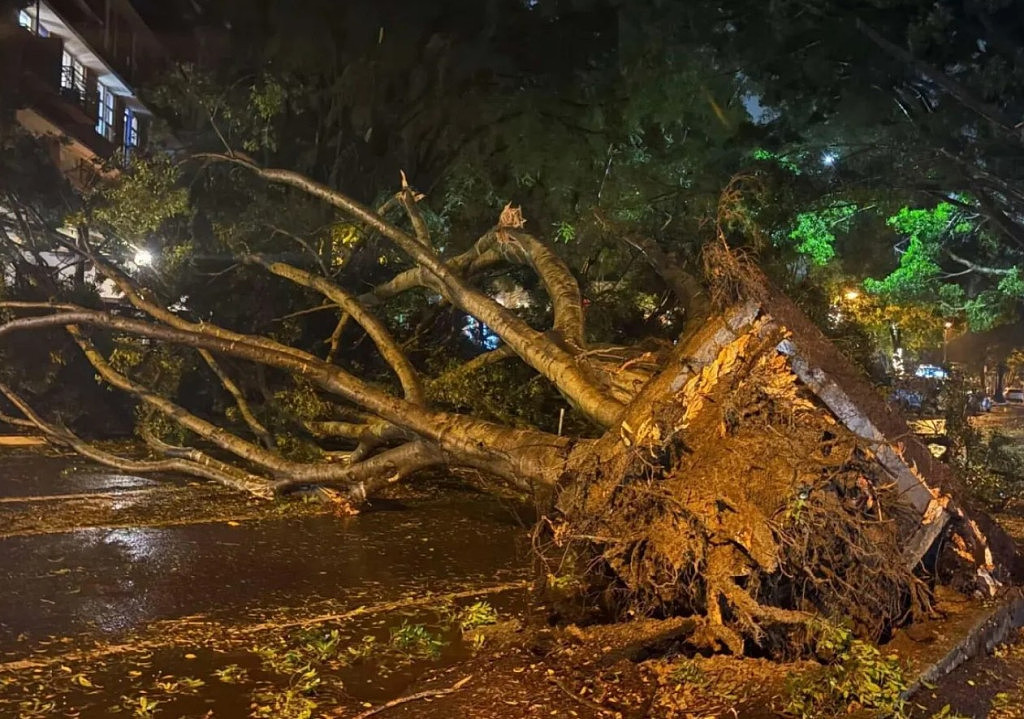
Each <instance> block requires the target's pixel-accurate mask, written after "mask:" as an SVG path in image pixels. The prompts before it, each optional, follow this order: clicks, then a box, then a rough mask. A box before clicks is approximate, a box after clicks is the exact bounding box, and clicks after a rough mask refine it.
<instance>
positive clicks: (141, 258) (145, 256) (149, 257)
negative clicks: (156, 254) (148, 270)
mask: <svg viewBox="0 0 1024 719" xmlns="http://www.w3.org/2000/svg"><path fill="white" fill-rule="evenodd" d="M133 261H134V262H135V264H136V265H137V266H139V267H151V266H152V265H153V253H152V252H150V251H149V250H147V249H144V248H141V247H140V248H138V249H136V250H135V258H134V260H133Z"/></svg>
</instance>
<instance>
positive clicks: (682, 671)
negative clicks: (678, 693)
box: [669, 659, 709, 687]
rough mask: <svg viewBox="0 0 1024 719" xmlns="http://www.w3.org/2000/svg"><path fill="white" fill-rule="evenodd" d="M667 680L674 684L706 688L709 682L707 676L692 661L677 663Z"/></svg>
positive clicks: (685, 660) (686, 660)
mask: <svg viewBox="0 0 1024 719" xmlns="http://www.w3.org/2000/svg"><path fill="white" fill-rule="evenodd" d="M669 679H670V680H672V681H673V682H675V683H676V684H689V685H691V686H695V687H706V686H707V685H708V682H709V680H708V675H707V674H705V673H704V670H703V669H701V668H700V667H699V666H697V662H695V661H693V660H692V659H684V660H682V661H681V662H679V663H678V664H677V665H676V666H675V668H674V669H673V670H672V673H671V674H669Z"/></svg>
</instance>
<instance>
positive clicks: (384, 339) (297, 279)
mask: <svg viewBox="0 0 1024 719" xmlns="http://www.w3.org/2000/svg"><path fill="white" fill-rule="evenodd" d="M245 260H246V261H247V262H254V263H256V264H259V265H261V266H263V267H265V268H266V269H267V270H268V271H270V272H272V273H273V274H275V275H277V276H278V277H284V278H285V279H288V280H291V281H292V282H294V283H296V284H298V285H302V286H303V287H308V288H310V289H313V290H316V291H317V292H319V293H320V294H322V295H323V296H324V297H326V298H327V299H329V300H331V301H332V302H334V303H336V304H337V305H338V306H339V307H341V309H342V310H343V311H344V312H346V313H347V314H348V316H350V317H351V318H352V319H354V320H355V321H356V322H357V323H358V324H359V325H360V326H361V327H362V328H363V329H364V330H365V331H366V334H368V335H369V336H370V339H372V340H373V343H374V344H375V345H376V346H377V350H378V351H379V352H380V354H381V356H382V357H383V358H384V360H385V361H386V362H387V363H388V365H390V366H391V369H393V370H394V372H395V374H396V375H398V380H399V382H401V384H402V389H403V390H404V391H405V398H406V399H407V400H409V401H410V402H415V403H416V404H424V403H425V402H426V400H425V395H424V394H423V384H422V383H421V382H420V377H419V373H418V372H416V368H415V367H413V366H412V363H411V362H410V361H409V358H408V357H407V356H406V354H405V352H403V351H402V349H401V347H399V346H398V343H397V342H395V339H394V337H392V336H391V333H390V332H389V331H388V328H387V327H385V326H384V323H383V322H381V321H380V320H379V319H378V318H377V316H376V315H374V314H373V313H372V312H370V311H369V310H367V309H366V308H365V307H364V306H363V305H362V303H360V302H359V300H357V299H356V298H355V297H353V296H352V295H350V294H349V293H348V292H346V291H345V290H343V289H342V288H341V287H338V286H337V285H336V284H334V283H333V282H331V281H330V280H328V279H327V278H325V277H320V276H318V275H314V274H312V273H310V272H306V271H305V270H302V269H299V268H298V267H293V266H292V265H289V264H286V263H284V262H272V261H270V260H268V259H266V258H265V257H262V256H260V255H251V256H249V257H246V258H245Z"/></svg>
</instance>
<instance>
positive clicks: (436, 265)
mask: <svg viewBox="0 0 1024 719" xmlns="http://www.w3.org/2000/svg"><path fill="white" fill-rule="evenodd" d="M199 157H209V158H213V159H217V160H220V161H222V162H232V163H235V164H238V165H241V166H242V167H245V168H247V169H249V170H251V171H252V172H254V173H256V174H257V175H258V176H260V177H262V178H264V179H266V180H268V181H270V182H274V183H278V184H283V185H287V186H289V187H294V188H296V189H299V190H302V191H304V192H306V193H308V194H310V195H313V196H314V197H319V198H321V199H322V200H324V201H326V202H328V203H330V204H331V205H333V206H335V207H337V208H338V209H341V210H343V211H344V212H346V213H348V214H349V215H350V216H352V217H353V218H355V219H357V220H359V221H360V222H362V223H364V224H366V225H367V226H369V227H370V228H372V229H373V230H375V231H377V232H379V233H380V234H381V235H383V236H385V237H387V238H389V239H391V240H392V241H393V242H394V243H395V244H396V245H397V246H398V247H399V248H400V249H401V250H402V251H403V252H405V253H406V254H407V255H409V257H410V258H411V259H412V260H413V261H414V262H415V263H416V264H418V265H420V266H421V267H424V268H425V269H426V270H427V271H428V272H430V273H431V274H432V275H433V276H434V277H435V278H437V280H438V282H440V284H441V286H443V287H444V290H445V292H444V294H445V295H446V296H447V297H448V298H449V300H450V301H451V302H452V303H453V304H454V305H456V306H457V307H459V308H460V309H462V310H464V311H465V312H467V313H469V314H471V315H473V316H474V317H476V318H477V319H478V320H480V321H481V322H483V323H485V324H486V325H487V326H488V327H490V329H491V330H492V331H493V332H494V333H495V334H496V335H498V336H499V337H500V338H501V339H502V340H503V341H504V342H505V343H506V344H508V345H509V346H510V347H512V349H513V350H514V351H515V353H516V354H518V355H519V356H520V357H521V358H522V359H523V361H525V362H526V363H527V364H528V365H530V366H531V367H533V368H534V369H535V370H537V371H538V372H539V373H540V374H542V375H543V376H544V377H546V378H547V379H549V380H550V381H551V382H552V383H554V385H555V386H556V387H558V389H559V390H560V391H561V392H562V393H563V394H564V395H565V396H566V397H567V398H568V399H569V400H570V401H571V402H573V403H574V404H575V405H576V406H577V407H578V408H579V409H580V411H582V412H583V413H584V414H586V415H587V416H589V417H590V418H592V419H593V420H594V421H596V422H597V423H598V424H601V425H603V426H606V427H607V426H612V425H614V424H615V423H616V422H617V420H618V418H619V416H620V414H621V413H622V409H623V405H622V403H621V402H619V401H617V400H615V399H613V398H611V397H609V396H608V395H607V394H605V392H604V391H603V390H602V388H601V387H600V385H599V383H597V382H595V381H593V379H592V378H590V377H588V376H587V373H586V372H585V371H584V370H583V367H582V366H581V365H580V364H578V363H577V362H576V358H575V357H574V356H573V354H572V353H571V352H570V351H567V350H565V349H563V348H562V347H559V346H557V345H556V344H555V343H553V342H551V341H549V340H548V339H547V338H546V337H545V336H544V334H543V333H541V332H538V331H537V330H535V329H533V328H532V327H530V325H529V324H527V323H526V322H525V321H523V320H522V319H520V318H519V317H518V316H516V315H515V313H513V312H511V311H509V310H508V309H506V308H505V307H502V306H501V305H500V304H499V303H498V302H496V301H494V300H493V299H491V298H490V297H488V296H487V295H486V294H484V293H482V292H479V291H477V290H476V289H474V288H472V287H470V286H469V285H467V284H466V283H465V282H463V281H462V280H461V279H460V278H459V277H458V276H457V275H456V274H455V273H454V272H452V270H451V269H450V268H449V267H448V266H447V265H446V264H445V263H444V262H443V261H442V260H441V259H440V258H439V257H438V256H437V255H436V254H435V253H434V252H433V250H431V249H430V248H427V247H424V246H423V245H422V244H420V242H419V241H418V240H417V239H416V238H414V237H411V236H410V235H408V234H407V233H406V232H404V231H403V230H401V229H400V228H399V227H397V226H395V225H392V224H390V223H388V222H387V221H385V220H384V219H383V218H382V217H381V216H380V215H378V214H377V213H376V212H374V211H373V210H371V209H370V208H368V207H365V206H364V205H362V204H360V203H358V202H356V201H355V200H353V199H351V198H350V197H347V196H346V195H343V194H341V193H340V192H337V191H335V190H332V189H331V188H329V187H327V186H325V185H322V184H320V183H318V182H315V181H314V180H311V179H310V178H308V177H306V176H305V175H302V174H300V173H297V172H292V171H289V170H279V169H265V168H261V167H259V166H257V165H255V164H253V163H252V162H250V161H248V160H246V159H243V158H241V157H238V156H230V155H200V156H199Z"/></svg>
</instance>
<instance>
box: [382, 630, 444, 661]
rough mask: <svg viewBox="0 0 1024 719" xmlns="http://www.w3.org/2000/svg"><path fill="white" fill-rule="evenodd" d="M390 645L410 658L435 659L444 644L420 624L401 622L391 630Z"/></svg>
mask: <svg viewBox="0 0 1024 719" xmlns="http://www.w3.org/2000/svg"><path fill="white" fill-rule="evenodd" d="M389 643H390V645H391V647H392V648H393V649H395V650H396V651H398V652H401V653H402V654H405V655H406V656H411V657H436V656H437V655H438V654H440V653H441V647H443V646H444V642H443V641H441V638H440V637H438V636H435V635H434V634H432V633H431V632H430V630H429V629H427V628H426V627H425V626H424V625H422V624H409V623H408V622H402V626H400V627H398V628H397V629H392V630H391V640H390V642H389Z"/></svg>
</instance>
